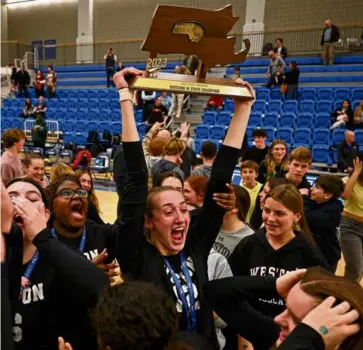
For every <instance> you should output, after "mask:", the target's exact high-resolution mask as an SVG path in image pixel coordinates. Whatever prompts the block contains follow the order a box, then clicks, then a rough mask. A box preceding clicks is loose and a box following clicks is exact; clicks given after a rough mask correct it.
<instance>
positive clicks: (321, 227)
mask: <svg viewBox="0 0 363 350" xmlns="http://www.w3.org/2000/svg"><path fill="white" fill-rule="evenodd" d="M343 191H344V184H343V181H342V180H341V179H340V177H339V176H337V175H320V176H319V178H318V180H317V181H316V183H315V185H314V187H313V188H312V189H311V192H310V197H309V193H308V192H306V193H303V200H304V213H305V217H306V221H307V223H308V226H309V228H310V230H311V233H312V234H313V237H314V239H315V242H316V244H317V246H318V248H319V249H320V251H321V252H322V254H323V255H324V258H325V260H326V261H327V263H328V265H329V266H330V271H331V272H333V273H335V270H336V268H337V265H338V261H339V260H340V256H341V250H340V244H339V240H338V236H337V228H338V227H339V225H340V219H341V216H342V211H343V204H342V201H341V200H340V199H339V198H340V196H341V195H342V193H343Z"/></svg>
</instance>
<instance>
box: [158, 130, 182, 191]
mask: <svg viewBox="0 0 363 350" xmlns="http://www.w3.org/2000/svg"><path fill="white" fill-rule="evenodd" d="M184 148H185V143H184V142H183V141H182V140H180V139H178V138H176V137H172V138H171V139H170V141H169V142H168V143H167V144H166V145H165V147H164V151H163V154H164V156H163V159H161V160H159V161H158V162H156V163H155V165H154V166H153V168H152V169H151V176H152V182H153V185H154V184H155V182H156V178H157V176H158V175H159V174H161V173H164V172H167V171H172V172H175V173H178V175H180V177H181V178H182V179H183V181H184V173H183V171H182V170H181V169H180V167H179V166H180V164H181V163H182V159H181V155H182V153H183V151H184Z"/></svg>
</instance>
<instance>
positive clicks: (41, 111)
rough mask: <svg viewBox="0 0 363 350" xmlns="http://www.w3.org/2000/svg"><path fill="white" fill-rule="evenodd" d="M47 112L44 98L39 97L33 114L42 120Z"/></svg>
mask: <svg viewBox="0 0 363 350" xmlns="http://www.w3.org/2000/svg"><path fill="white" fill-rule="evenodd" d="M47 110H48V107H47V103H46V102H45V100H44V97H43V96H40V97H39V102H38V104H37V105H36V107H35V110H34V114H35V116H36V117H38V116H40V117H42V118H43V119H45V113H46V112H47Z"/></svg>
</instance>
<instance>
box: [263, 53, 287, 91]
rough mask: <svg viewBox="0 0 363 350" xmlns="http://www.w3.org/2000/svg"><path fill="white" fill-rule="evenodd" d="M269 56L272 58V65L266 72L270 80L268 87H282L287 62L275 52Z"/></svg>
mask: <svg viewBox="0 0 363 350" xmlns="http://www.w3.org/2000/svg"><path fill="white" fill-rule="evenodd" d="M268 56H269V57H270V64H269V66H268V68H267V72H266V77H267V78H268V82H267V85H266V87H267V88H270V87H271V86H276V85H280V83H281V79H282V75H283V73H284V70H285V61H284V60H283V59H282V58H281V57H280V56H278V55H277V54H276V53H275V52H273V51H270V52H269V53H268Z"/></svg>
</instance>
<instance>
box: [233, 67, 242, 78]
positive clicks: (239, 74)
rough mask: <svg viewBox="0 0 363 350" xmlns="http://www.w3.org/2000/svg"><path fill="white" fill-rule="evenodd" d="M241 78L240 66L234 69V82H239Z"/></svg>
mask: <svg viewBox="0 0 363 350" xmlns="http://www.w3.org/2000/svg"><path fill="white" fill-rule="evenodd" d="M239 78H241V68H240V67H239V66H237V67H234V70H233V75H232V80H237V79H239Z"/></svg>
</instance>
